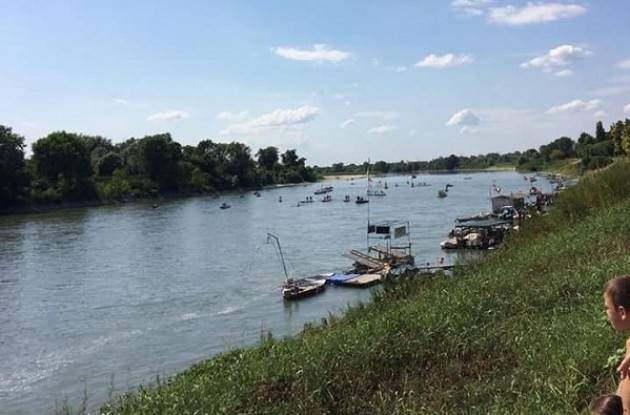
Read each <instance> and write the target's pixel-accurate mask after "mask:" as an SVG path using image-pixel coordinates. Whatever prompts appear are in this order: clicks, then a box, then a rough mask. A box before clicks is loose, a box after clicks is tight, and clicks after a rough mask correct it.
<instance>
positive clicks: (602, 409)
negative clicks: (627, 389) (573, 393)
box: [589, 395, 623, 415]
mask: <svg viewBox="0 0 630 415" xmlns="http://www.w3.org/2000/svg"><path fill="white" fill-rule="evenodd" d="M589 410H590V411H591V414H592V415H623V404H622V402H621V398H620V397H619V396H618V395H602V396H600V397H599V398H597V399H595V400H594V401H593V403H591V406H590V407H589Z"/></svg>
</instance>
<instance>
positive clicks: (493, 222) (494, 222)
mask: <svg viewBox="0 0 630 415" xmlns="http://www.w3.org/2000/svg"><path fill="white" fill-rule="evenodd" d="M511 224H512V221H510V220H504V219H492V218H491V219H480V220H471V221H468V222H462V223H458V224H456V225H455V227H456V228H494V227H496V226H502V225H511Z"/></svg>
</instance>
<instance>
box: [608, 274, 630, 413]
mask: <svg viewBox="0 0 630 415" xmlns="http://www.w3.org/2000/svg"><path fill="white" fill-rule="evenodd" d="M604 306H605V308H606V315H607V317H608V321H609V322H610V325H611V326H612V327H613V329H615V330H616V331H629V330H630V275H623V276H620V277H616V278H613V279H612V280H610V281H608V282H607V283H606V284H605V285H604ZM629 372H630V339H628V340H626V354H625V357H624V358H623V360H622V361H621V363H620V364H619V366H618V367H617V373H618V374H619V376H620V378H621V381H620V382H619V386H618V387H617V395H619V396H620V397H621V400H622V403H623V407H624V413H630V376H628V375H629V374H630V373H629Z"/></svg>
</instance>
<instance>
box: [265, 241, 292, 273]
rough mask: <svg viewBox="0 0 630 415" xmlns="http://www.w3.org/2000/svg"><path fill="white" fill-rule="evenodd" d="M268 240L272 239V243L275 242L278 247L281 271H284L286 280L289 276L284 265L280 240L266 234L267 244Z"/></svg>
mask: <svg viewBox="0 0 630 415" xmlns="http://www.w3.org/2000/svg"><path fill="white" fill-rule="evenodd" d="M270 239H273V240H274V241H276V244H277V245H278V251H280V259H281V260H282V269H284V276H285V277H286V279H287V280H288V279H289V274H288V273H287V266H286V265H285V263H284V255H283V254H282V247H280V239H278V237H277V236H276V235H274V234H272V233H269V232H267V243H269V240H270Z"/></svg>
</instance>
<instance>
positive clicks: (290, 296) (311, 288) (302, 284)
mask: <svg viewBox="0 0 630 415" xmlns="http://www.w3.org/2000/svg"><path fill="white" fill-rule="evenodd" d="M272 240H273V241H274V242H275V243H276V246H277V247H278V252H280V260H281V262H282V269H283V270H284V276H285V278H286V280H285V282H284V284H282V298H284V299H285V300H299V299H301V298H305V297H310V296H312V295H315V294H319V293H321V292H322V291H324V289H325V288H326V276H324V275H317V276H314V277H307V278H299V279H296V278H289V274H288V273H287V266H286V263H285V262H284V254H283V252H282V247H281V246H280V239H278V237H277V236H276V235H274V234H272V233H267V243H269V242H270V241H272Z"/></svg>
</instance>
